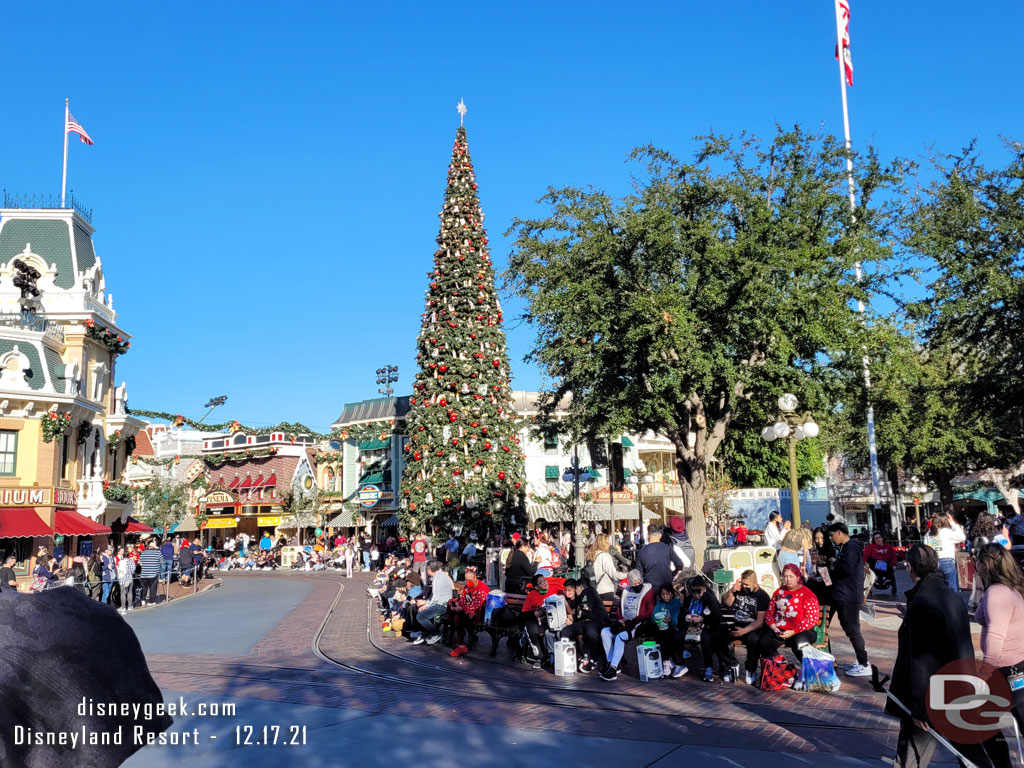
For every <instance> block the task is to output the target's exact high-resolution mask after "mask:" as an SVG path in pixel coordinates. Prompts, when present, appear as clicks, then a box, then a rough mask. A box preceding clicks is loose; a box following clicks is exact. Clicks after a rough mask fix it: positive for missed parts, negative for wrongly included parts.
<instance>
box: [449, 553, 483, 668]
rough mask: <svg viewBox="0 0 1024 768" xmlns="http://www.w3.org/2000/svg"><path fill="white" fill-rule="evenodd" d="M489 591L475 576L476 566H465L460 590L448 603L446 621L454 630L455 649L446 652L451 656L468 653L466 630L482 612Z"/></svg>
mask: <svg viewBox="0 0 1024 768" xmlns="http://www.w3.org/2000/svg"><path fill="white" fill-rule="evenodd" d="M489 593H490V590H489V589H488V588H487V585H486V584H484V583H483V582H482V581H480V579H478V578H477V568H476V566H475V565H470V566H467V568H466V582H465V584H464V585H463V587H462V592H460V593H459V596H458V597H457V598H455V599H454V600H452V601H451V603H450V604H449V605H448V614H447V621H448V624H449V625H450V626H451V627H452V629H453V630H454V631H455V650H453V651H452V652H451V653H449V654H448V655H449V656H451V657H452V658H458V657H459V656H462V655H463V654H466V653H469V648H468V647H467V646H466V630H467V629H469V627H470V625H471V624H472V623H473V622H474V621H475V620H476V619H477V618H478V617H479V616H481V615H482V614H483V611H484V604H485V603H486V602H487V595H488V594H489Z"/></svg>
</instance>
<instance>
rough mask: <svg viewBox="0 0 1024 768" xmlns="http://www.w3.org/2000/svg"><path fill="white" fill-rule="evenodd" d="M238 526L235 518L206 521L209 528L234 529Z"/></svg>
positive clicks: (218, 518)
mask: <svg viewBox="0 0 1024 768" xmlns="http://www.w3.org/2000/svg"><path fill="white" fill-rule="evenodd" d="M237 525H238V523H237V522H236V521H235V518H233V517H210V518H207V520H206V527H207V528H234V527H235V526H237Z"/></svg>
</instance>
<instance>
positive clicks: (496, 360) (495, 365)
mask: <svg viewBox="0 0 1024 768" xmlns="http://www.w3.org/2000/svg"><path fill="white" fill-rule="evenodd" d="M491 365H493V366H494V367H495V368H497V367H498V366H499V365H501V360H498V359H497V358H495V359H494V360H492V361H491Z"/></svg>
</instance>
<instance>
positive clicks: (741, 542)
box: [733, 520, 748, 546]
mask: <svg viewBox="0 0 1024 768" xmlns="http://www.w3.org/2000/svg"><path fill="white" fill-rule="evenodd" d="M747 532H748V529H747V524H746V523H745V522H743V521H742V520H737V521H736V528H735V530H734V531H733V534H734V535H735V536H736V545H737V546H745V545H746V543H747Z"/></svg>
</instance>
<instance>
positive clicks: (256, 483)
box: [252, 475, 264, 488]
mask: <svg viewBox="0 0 1024 768" xmlns="http://www.w3.org/2000/svg"><path fill="white" fill-rule="evenodd" d="M263 482H264V481H263V475H260V476H259V477H257V478H256V479H255V480H254V481H253V483H252V487H253V488H259V487H260V486H261V485H263Z"/></svg>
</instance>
